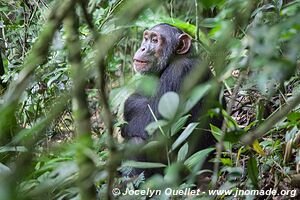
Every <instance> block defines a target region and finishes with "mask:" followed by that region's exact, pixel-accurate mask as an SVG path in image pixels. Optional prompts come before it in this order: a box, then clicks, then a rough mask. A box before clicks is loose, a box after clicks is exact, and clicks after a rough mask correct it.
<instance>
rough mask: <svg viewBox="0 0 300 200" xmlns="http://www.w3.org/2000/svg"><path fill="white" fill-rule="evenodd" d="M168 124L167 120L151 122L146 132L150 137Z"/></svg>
mask: <svg viewBox="0 0 300 200" xmlns="http://www.w3.org/2000/svg"><path fill="white" fill-rule="evenodd" d="M167 124H168V122H167V121H166V120H158V121H154V122H151V123H150V124H148V125H147V126H146V128H145V130H146V131H147V132H148V134H149V135H153V133H154V132H155V131H156V130H157V129H158V128H159V127H163V126H165V125H167Z"/></svg>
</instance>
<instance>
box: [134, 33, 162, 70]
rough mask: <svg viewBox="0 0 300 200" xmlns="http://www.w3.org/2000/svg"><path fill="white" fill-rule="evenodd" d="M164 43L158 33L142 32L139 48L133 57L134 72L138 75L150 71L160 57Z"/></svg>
mask: <svg viewBox="0 0 300 200" xmlns="http://www.w3.org/2000/svg"><path fill="white" fill-rule="evenodd" d="M164 41H165V38H164V37H163V36H162V35H161V34H160V33H158V32H155V31H150V30H146V31H145V32H144V34H143V41H142V44H141V47H140V48H139V49H138V50H137V52H136V53H135V55H134V57H133V65H134V69H135V71H137V72H139V73H146V72H148V71H152V69H153V68H154V67H155V65H156V64H157V63H159V58H160V57H161V56H162V50H163V45H164Z"/></svg>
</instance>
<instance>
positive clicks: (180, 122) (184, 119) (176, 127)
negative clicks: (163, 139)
mask: <svg viewBox="0 0 300 200" xmlns="http://www.w3.org/2000/svg"><path fill="white" fill-rule="evenodd" d="M190 116H191V115H186V116H183V117H181V118H180V119H179V120H178V121H177V122H176V123H175V124H172V127H171V136H173V135H175V134H176V133H178V131H180V130H181V129H182V127H183V126H184V125H185V124H186V122H187V120H188V118H189V117H190Z"/></svg>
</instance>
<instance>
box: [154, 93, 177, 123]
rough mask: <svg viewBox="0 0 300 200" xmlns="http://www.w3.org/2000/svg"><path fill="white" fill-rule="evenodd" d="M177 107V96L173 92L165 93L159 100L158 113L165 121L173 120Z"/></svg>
mask: <svg viewBox="0 0 300 200" xmlns="http://www.w3.org/2000/svg"><path fill="white" fill-rule="evenodd" d="M178 106H179V96H178V94H177V93H175V92H167V93H165V94H164V95H163V96H162V97H161V98H160V100H159V103H158V111H159V113H160V114H161V115H162V116H163V117H164V118H166V119H173V118H174V116H175V114H176V112H177V109H178Z"/></svg>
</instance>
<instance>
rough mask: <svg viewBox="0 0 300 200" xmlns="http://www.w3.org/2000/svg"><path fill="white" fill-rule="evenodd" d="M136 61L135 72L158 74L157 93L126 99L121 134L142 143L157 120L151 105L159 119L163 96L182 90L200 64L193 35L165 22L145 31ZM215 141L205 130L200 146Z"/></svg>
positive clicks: (195, 113) (196, 111) (195, 110)
mask: <svg viewBox="0 0 300 200" xmlns="http://www.w3.org/2000/svg"><path fill="white" fill-rule="evenodd" d="M133 61H134V63H133V64H134V69H135V71H136V72H138V73H141V74H144V75H148V74H151V75H156V76H158V77H159V85H158V88H157V91H156V94H155V95H153V96H150V97H148V96H144V95H142V94H140V93H138V92H136V93H134V94H132V95H131V96H129V98H128V99H127V100H126V101H125V107H124V119H125V121H127V124H126V125H124V126H123V127H122V130H121V134H122V136H123V137H124V138H125V139H126V140H128V141H131V142H133V143H136V144H140V143H143V142H144V141H146V140H147V139H148V138H149V136H148V133H147V132H146V130H145V127H146V126H147V125H148V124H149V123H150V122H153V121H154V118H153V115H152V114H151V111H150V109H149V107H148V105H149V106H150V107H151V108H152V110H153V112H154V114H155V116H156V117H157V118H158V119H160V118H161V116H160V114H159V112H158V102H159V100H160V97H161V96H162V95H163V94H164V93H166V92H168V91H174V92H179V90H180V86H181V84H182V82H183V80H184V78H185V77H186V76H187V75H188V74H189V72H191V69H192V68H193V67H194V66H195V65H197V63H199V58H198V56H196V54H195V53H194V49H193V48H192V38H191V37H190V36H189V35H188V34H186V33H184V32H183V31H182V30H180V29H178V28H177V27H174V26H172V25H169V24H165V23H163V24H158V25H156V26H154V27H152V28H151V29H150V30H146V31H145V32H144V35H143V41H142V44H141V47H140V48H139V49H138V50H137V52H136V53H135V55H134V57H133ZM200 104H201V102H199V103H198V104H197V105H196V106H195V107H194V108H192V110H191V111H190V114H191V120H190V121H195V120H196V119H197V118H198V117H199V113H200V109H201V105H200ZM214 143H215V141H214V139H213V137H212V134H211V133H204V134H203V135H202V136H201V138H200V140H199V142H198V146H200V149H204V148H207V147H209V146H211V145H213V144H214ZM139 160H141V159H139ZM142 160H143V159H142ZM138 172H141V171H138Z"/></svg>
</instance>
